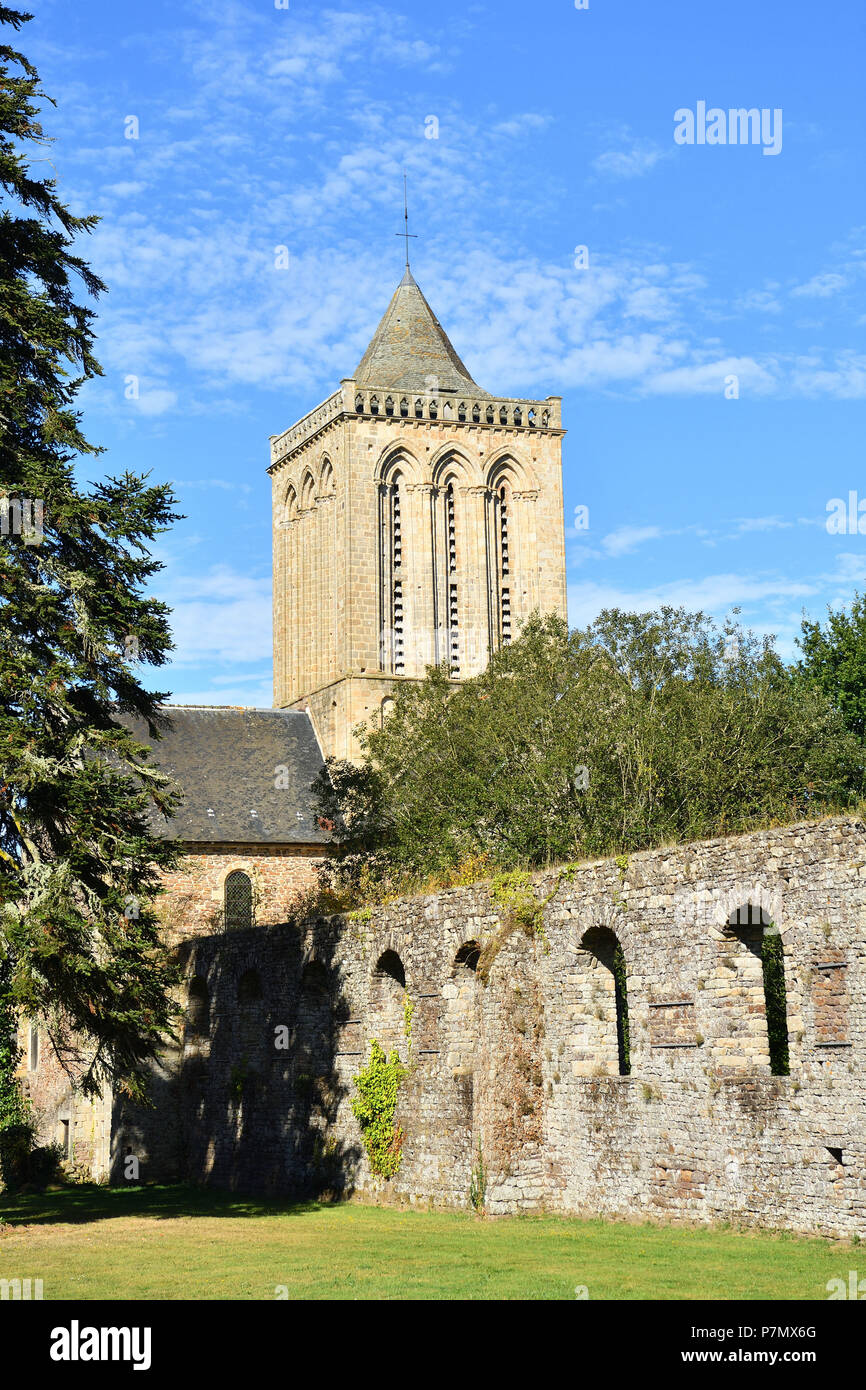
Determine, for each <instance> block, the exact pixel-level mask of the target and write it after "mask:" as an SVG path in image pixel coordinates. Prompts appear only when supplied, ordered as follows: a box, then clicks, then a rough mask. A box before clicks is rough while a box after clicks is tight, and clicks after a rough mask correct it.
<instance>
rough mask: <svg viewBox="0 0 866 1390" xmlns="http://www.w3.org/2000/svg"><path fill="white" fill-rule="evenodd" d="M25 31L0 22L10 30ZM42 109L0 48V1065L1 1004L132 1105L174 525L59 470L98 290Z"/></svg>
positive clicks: (161, 1031) (88, 1081)
mask: <svg viewBox="0 0 866 1390" xmlns="http://www.w3.org/2000/svg"><path fill="white" fill-rule="evenodd" d="M29 18H30V16H29V15H26V14H24V13H22V12H20V11H17V10H13V9H9V8H7V7H6V6H0V24H2V25H5V26H9V27H10V28H11V29H13V30H18V29H19V28H20V27H21V25H22V24H23V23H24V22H25V21H26V20H28V19H29ZM47 100H48V98H47V97H45V96H44V93H43V92H42V91H41V89H40V85H39V78H38V75H37V73H36V71H35V70H34V68H33V67H32V66H31V64H30V63H29V62H28V61H27V59H26V58H24V57H23V56H22V55H21V54H20V53H18V52H16V51H15V50H14V49H13V48H11V47H9V46H8V45H7V44H3V45H2V46H0V189H2V210H0V520H2V523H3V526H2V531H3V534H2V535H0V957H2V969H0V992H2V996H3V997H2V998H0V1029H2V1028H3V1027H4V1026H5V1028H6V1031H7V1037H6V1039H5V1041H4V1042H3V1043H2V1045H0V1050H2V1051H3V1052H4V1055H5V1056H6V1057H7V1058H8V1057H11V1056H12V1055H13V1051H14V1040H13V1039H10V1038H9V1036H8V1030H9V1026H10V1022H9V1021H10V1018H11V1017H12V1012H11V1010H12V1007H13V1006H14V1009H15V1011H18V1012H20V1011H23V1012H25V1013H26V1014H28V1015H30V1016H31V1017H36V1016H38V1017H40V1018H41V1019H42V1020H43V1021H44V1023H45V1025H46V1026H47V1027H48V1029H49V1032H50V1034H51V1036H52V1038H53V1040H54V1041H55V1043H56V1045H57V1047H58V1050H59V1052H60V1055H61V1057H62V1058H63V1059H64V1060H66V1061H67V1062H68V1063H69V1064H70V1065H72V1064H73V1063H74V1064H75V1067H76V1069H77V1068H79V1067H80V1068H81V1071H82V1084H83V1086H84V1088H85V1089H86V1090H88V1091H91V1092H92V1091H93V1090H94V1089H95V1088H96V1087H97V1086H98V1084H99V1079H100V1077H101V1076H102V1075H104V1074H106V1073H110V1074H111V1075H112V1077H113V1078H114V1079H115V1080H116V1081H117V1082H118V1083H119V1084H120V1085H122V1086H125V1087H126V1089H127V1090H128V1092H129V1093H130V1094H132V1095H142V1094H143V1087H144V1082H143V1074H142V1073H143V1063H144V1062H146V1061H147V1060H148V1059H149V1058H150V1057H152V1056H153V1055H154V1053H155V1051H156V1050H157V1048H158V1046H159V1044H160V1041H161V1040H162V1039H163V1038H164V1036H165V1033H166V1030H167V1029H168V1028H169V1026H170V1019H171V1009H170V1005H169V1002H168V996H167V984H168V981H169V980H170V978H171V973H170V970H169V967H168V964H167V962H166V959H165V957H164V954H163V952H162V950H161V948H160V945H159V936H158V926H157V919H156V913H155V909H154V899H155V895H156V894H157V892H158V889H159V885H160V871H161V870H162V869H165V868H167V867H169V866H170V865H171V864H172V863H174V862H175V858H176V850H175V848H174V847H173V846H172V845H171V844H168V843H166V842H164V841H162V840H160V839H156V838H154V835H153V833H152V830H151V824H152V820H151V818H152V816H153V814H154V813H159V812H163V813H164V812H167V811H170V810H171V809H172V807H173V806H174V805H175V804H176V796H175V793H174V790H173V789H172V787H171V784H170V782H169V780H168V779H167V778H166V777H165V776H164V775H163V774H161V773H160V772H159V771H158V770H157V769H156V768H155V767H154V765H153V763H152V762H151V760H150V752H149V750H148V747H147V744H145V743H144V742H143V741H142V739H141V737H140V736H137V735H136V733H135V732H134V730H135V729H136V728H138V729H142V728H144V727H146V728H147V729H148V731H149V733H150V734H152V735H156V734H158V727H159V724H160V715H159V708H158V707H159V703H160V701H161V700H163V699H164V698H165V697H164V695H158V694H149V693H148V692H147V691H145V690H144V689H143V688H142V685H141V683H140V680H139V676H138V674H137V673H136V670H135V665H136V661H137V660H140V661H142V662H149V663H152V664H154V665H160V664H162V663H163V662H164V661H165V659H166V653H167V651H168V650H169V649H170V647H171V639H170V634H169V629H168V625H167V611H168V610H167V609H166V608H165V606H164V605H163V604H161V603H158V602H156V601H155V600H153V599H152V598H148V597H146V596H145V593H144V589H145V586H146V583H147V581H148V580H149V578H150V577H151V576H152V575H153V574H154V572H155V571H156V570H158V569H159V568H160V566H159V565H158V564H157V563H156V562H155V561H154V560H153V559H152V558H151V555H150V551H149V545H150V542H151V541H152V540H153V539H154V537H155V536H157V535H158V534H159V533H160V532H162V531H164V530H165V529H166V528H167V527H168V526H169V525H170V523H171V522H172V521H173V520H174V519H175V517H176V513H175V512H174V511H173V506H174V498H173V497H172V495H171V492H170V490H169V489H168V488H166V487H164V486H149V485H148V483H147V479H146V478H143V477H139V476H135V475H131V474H128V473H127V474H124V475H123V476H121V477H117V478H114V477H109V478H107V479H104V480H102V481H97V482H93V483H90V484H84V485H81V486H79V484H78V483H77V481H76V473H75V465H76V461H79V462H80V461H81V460H82V458H83V457H85V456H87V455H94V454H97V453H99V452H101V451H100V450H98V449H97V448H95V447H94V446H92V445H91V444H89V443H88V441H87V440H86V439H85V437H84V435H83V434H82V431H81V419H80V414H79V413H78V412H77V411H76V409H75V398H76V394H77V392H78V390H79V388H80V386H81V385H82V384H83V382H84V381H85V380H87V379H88V378H91V377H94V376H95V375H97V374H99V372H100V368H99V365H98V363H97V361H96V359H95V357H94V355H93V342H94V335H93V310H92V309H91V308H89V307H87V306H86V305H85V306H83V305H81V304H79V303H78V302H77V299H76V290H77V289H78V287H79V286H83V288H84V290H85V291H86V292H87V294H89V295H90V296H96V295H98V294H99V293H100V292H101V291H102V290H103V288H104V286H103V285H102V283H101V281H100V280H99V279H98V278H97V277H96V276H95V275H94V274H92V272H91V271H90V270H89V269H88V267H87V265H86V264H85V262H84V261H83V260H82V259H81V258H80V257H79V256H78V255H77V254H75V252H74V251H73V245H74V243H75V241H76V239H77V238H78V237H79V236H80V235H81V234H83V233H87V232H89V231H90V230H91V229H92V227H93V226H94V222H95V219H94V218H92V217H76V216H74V215H73V214H72V213H71V212H70V211H69V209H68V208H67V207H66V206H64V204H63V203H62V202H61V200H60V199H59V197H58V195H57V188H56V183H55V181H54V180H53V179H50V178H46V177H44V176H43V174H42V173H40V172H34V169H35V170H44V169H45V167H46V165H47V164H48V163H49V162H48V161H47V160H46V159H45V158H44V156H43V155H42V154H41V151H42V149H43V148H44V146H45V145H46V143H47V142H46V137H45V135H44V133H43V129H42V126H41V124H40V118H39V112H40V103H41V102H43V101H47ZM37 151H38V152H39V153H37Z"/></svg>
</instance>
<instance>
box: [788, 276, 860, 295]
mask: <svg viewBox="0 0 866 1390" xmlns="http://www.w3.org/2000/svg"><path fill="white" fill-rule="evenodd" d="M846 284H847V281H846V279H845V276H844V275H837V274H836V273H835V272H828V273H827V274H826V275H813V276H812V279H811V280H807V281H806V283H805V284H804V285H795V286H794V288H793V289H792V290H791V294H793V295H803V296H805V297H807V298H810V299H828V298H829V297H830V295H832V294H836V293H838V291H839V290H841V289H843V288H844V286H845V285H846Z"/></svg>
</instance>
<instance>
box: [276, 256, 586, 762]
mask: <svg viewBox="0 0 866 1390" xmlns="http://www.w3.org/2000/svg"><path fill="white" fill-rule="evenodd" d="M563 433H564V431H563V429H562V420H561V398H560V397H558V396H548V397H547V399H546V400H544V401H532V400H524V399H519V400H516V399H503V398H502V397H498V396H491V395H490V394H489V393H488V392H487V391H483V390H482V389H481V388H480V387H479V386H476V384H475V382H474V381H473V380H472V378H471V376H470V375H469V372H468V371H467V369H466V367H465V366H464V365H463V363H462V362H461V360H460V358H459V357H458V356H457V353H456V352H455V351H454V348H453V347H452V345H451V343H450V342H449V340H448V338H447V336H446V334H445V332H444V330H443V328H442V326H441V324H440V323H439V321H438V320H437V318H436V316H435V314H434V313H433V311H432V309H431V308H430V305H429V304H428V303H427V300H426V299H425V298H424V295H423V294H422V293H421V290H420V289H419V287H418V285H417V284H416V283H415V280H414V279H413V277H412V274H411V271H410V270H409V268H408V266H407V268H406V273H405V275H404V277H403V279H402V281H401V283H400V285H399V286H398V287H397V290H396V291H395V293H394V297H393V298H392V300H391V303H390V304H389V306H388V309H387V311H386V313H385V316H384V318H383V319H382V321H381V323H380V324H379V327H378V328H377V329H376V332H375V334H374V335H373V339H372V342H371V343H370V346H369V347H368V348H367V351H366V352H365V353H364V356H363V357H362V359H361V362H360V364H359V366H358V368H357V370H356V371H355V374H354V376H351V377H347V378H345V379H344V380H343V381H342V382H341V383H340V389H339V391H336V392H335V393H334V394H333V395H332V396H330V397H329V398H328V400H326V401H324V402H323V403H322V405H319V406H317V407H316V408H315V410H312V411H311V412H310V413H309V415H305V416H304V418H303V419H302V420H299V421H298V423H297V424H295V425H292V426H291V428H290V429H287V430H285V431H284V432H283V433H282V434H279V435H273V436H272V437H271V464H270V468H269V470H268V471H269V473H270V474H271V479H272V484H273V537H274V704H275V706H276V707H277V708H280V709H294V710H305V711H307V712H308V713H309V715H310V718H311V719H312V721H313V725H314V728H315V731H316V734H317V736H318V739H319V743H320V745H321V748H322V751H323V753H324V755H325V756H326V757H327V756H329V755H333V756H335V757H338V758H345V757H353V756H355V755H356V754H357V751H358V748H357V742H356V740H355V737H354V736H353V732H352V730H353V728H354V726H355V725H357V724H359V723H362V722H366V721H367V720H370V719H371V718H381V717H382V716H383V714H384V713H385V712H386V711H387V708H388V701H389V699H391V698H392V695H393V692H394V689H395V687H396V686H398V685H399V683H400V682H401V681H406V680H415V679H418V678H419V677H422V676H423V675H424V670H425V667H426V666H428V665H430V664H441V663H446V664H447V665H448V668H449V670H450V674H451V677H452V679H453V680H455V681H459V680H464V679H465V678H467V677H468V676H473V675H476V674H478V672H480V671H481V670H483V669H484V667H485V666H486V664H487V661H488V657H489V653H490V651H491V650H493V649H496V648H497V647H499V646H500V645H501V644H503V643H505V642H509V641H510V640H511V639H512V637H514V636H516V635H517V632H518V630H519V627H520V623H521V620H522V619H523V618H525V617H526V616H527V615H528V614H529V613H531V612H532V610H533V609H536V608H537V609H539V610H540V611H541V612H542V613H548V612H556V613H560V614H562V615H563V616H565V612H566V598H565V537H564V528H563V507H562V463H561V440H562V436H563Z"/></svg>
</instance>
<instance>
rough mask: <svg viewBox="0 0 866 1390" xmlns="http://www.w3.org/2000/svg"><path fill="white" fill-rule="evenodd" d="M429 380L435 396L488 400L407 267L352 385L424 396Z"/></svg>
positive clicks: (428, 386)
mask: <svg viewBox="0 0 866 1390" xmlns="http://www.w3.org/2000/svg"><path fill="white" fill-rule="evenodd" d="M431 378H432V379H433V380H434V381H435V382H436V383H437V384H436V387H435V390H437V391H439V392H448V393H450V392H458V393H464V394H466V395H474V396H481V397H485V398H486V397H488V396H489V394H490V393H489V392H488V391H482V390H481V388H480V387H479V386H477V385H476V384H475V382H474V381H473V380H472V377H471V376H470V375H469V372H468V371H467V369H466V367H465V366H464V365H463V363H462V362H461V360H460V358H459V357H458V356H457V353H456V352H455V351H454V348H453V347H452V346H451V343H450V342H449V340H448V335H447V334H446V332H445V329H444V328H443V327H442V325H441V323H440V322H439V320H438V319H437V317H436V315H435V314H434V313H433V310H432V309H431V308H430V305H429V304H428V303H427V300H426V299H425V298H424V296H423V294H422V293H421V290H420V289H419V287H418V285H417V284H416V282H415V277H414V276H413V274H412V272H411V270H410V269H409V268H408V266H407V267H406V273H405V274H404V276H403V279H402V280H401V281H400V283H399V285H398V286H397V288H396V290H395V291H394V296H393V298H392V300H391V303H390V304H389V305H388V308H387V309H386V310H385V314H384V316H383V318H382V321H381V323H380V324H379V327H378V328H377V329H376V332H375V333H374V334H373V338H372V340H371V342H370V346H369V347H368V348H367V351H366V352H365V353H364V356H363V357H362V358H361V361H360V363H359V365H358V369H357V371H356V372H355V374H354V380H355V383H356V384H357V385H358V386H361V387H365V386H366V387H378V388H380V389H381V390H384V391H403V392H412V391H428V390H429V389H430V379H431Z"/></svg>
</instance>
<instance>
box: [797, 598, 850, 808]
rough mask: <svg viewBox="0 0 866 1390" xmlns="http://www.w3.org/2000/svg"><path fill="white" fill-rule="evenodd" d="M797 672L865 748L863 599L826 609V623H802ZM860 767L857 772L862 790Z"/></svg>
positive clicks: (806, 620) (798, 642) (804, 620)
mask: <svg viewBox="0 0 866 1390" xmlns="http://www.w3.org/2000/svg"><path fill="white" fill-rule="evenodd" d="M797 645H798V647H799V648H800V650H801V651H802V653H803V656H802V659H801V660H800V661H799V662H798V664H797V672H798V675H799V676H800V678H801V679H802V680H803V681H804V683H806V684H808V685H812V686H815V687H817V689H818V690H820V691H822V693H823V694H824V695H826V696H827V698H828V699H829V700H830V702H831V703H832V704H833V705H834V706H835V707H836V709H838V710H839V712H840V714H841V715H842V718H843V720H844V721H845V726H846V728H848V729H850V731H851V733H852V734H854V736H855V737H856V738H857V739H858V741H859V742H860V744H861V745H866V596H864V595H863V594H860V593H855V594H854V598H853V599H852V601H851V603H850V604H849V605H848V608H847V609H843V610H841V611H840V612H838V613H836V612H833V610H832V609H828V612H827V623H826V626H825V627H822V626H821V624H820V623H813V622H810V621H809V620H808V618H804V619H803V623H802V629H801V635H800V637H798V638H797ZM862 777H863V767H862V765H861V766H859V767H858V769H857V779H856V784H857V786H858V787H859V786H862Z"/></svg>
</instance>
